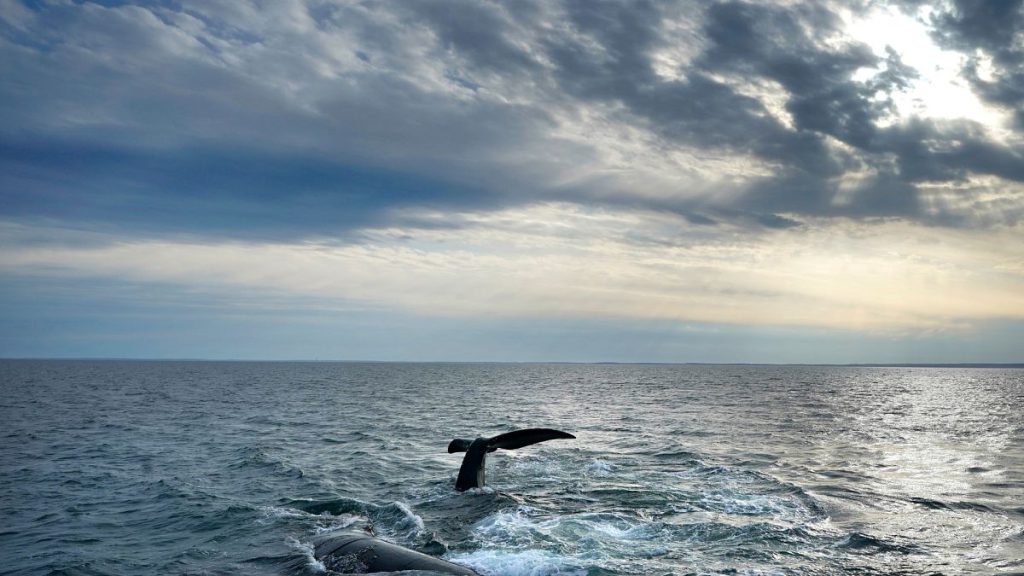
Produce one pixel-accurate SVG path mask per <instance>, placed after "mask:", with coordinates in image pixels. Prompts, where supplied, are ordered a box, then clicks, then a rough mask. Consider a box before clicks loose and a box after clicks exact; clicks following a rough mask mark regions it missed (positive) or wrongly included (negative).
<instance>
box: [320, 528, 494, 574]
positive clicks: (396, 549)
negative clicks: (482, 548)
mask: <svg viewBox="0 0 1024 576" xmlns="http://www.w3.org/2000/svg"><path fill="white" fill-rule="evenodd" d="M313 556H314V557H315V558H316V559H317V560H318V561H319V562H320V563H321V564H323V566H324V569H326V570H327V571H328V573H329V574H337V573H341V574H372V573H375V572H401V571H404V570H424V571H428V572H435V573H439V574H455V575H456V576H480V574H478V573H477V572H475V571H473V570H471V569H470V568H467V567H465V566H460V565H458V564H455V563H453V562H449V561H447V560H442V559H440V558H435V557H433V556H429V555H427V554H424V553H422V552H417V551H415V550H411V549H409V548H405V547H403V546H399V545H398V544H392V543H391V542H388V541H386V540H381V539H380V538H377V537H374V536H371V535H369V534H365V533H362V532H350V531H343V532H340V533H327V534H325V535H323V536H321V537H320V539H318V540H317V541H316V542H315V543H314V545H313Z"/></svg>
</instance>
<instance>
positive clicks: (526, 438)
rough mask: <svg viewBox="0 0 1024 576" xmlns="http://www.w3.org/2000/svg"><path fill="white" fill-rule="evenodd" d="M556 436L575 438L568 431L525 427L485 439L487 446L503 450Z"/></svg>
mask: <svg viewBox="0 0 1024 576" xmlns="http://www.w3.org/2000/svg"><path fill="white" fill-rule="evenodd" d="M558 438H576V437H575V436H573V435H572V434H569V433H568V432H562V431H561V430H552V429H551V428H527V429H525V430H516V431H515V432H508V433H505V434H499V435H497V436H495V437H494V438H491V439H490V440H488V441H487V444H488V446H489V447H493V448H501V449H503V450H515V449H517V448H522V447H523V446H529V445H530V444H536V443H538V442H544V441H545V440H556V439H558Z"/></svg>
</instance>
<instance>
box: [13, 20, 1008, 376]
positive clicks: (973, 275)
mask: <svg viewBox="0 0 1024 576" xmlns="http://www.w3.org/2000/svg"><path fill="white" fill-rule="evenodd" d="M0 78H2V81H0V356H7V357H22V356H30V357H38V356H44V357H45V356H70V357H142V358H240V359H249V358H253V359H374V360H511V361H520V360H523V361H528V360H566V361H594V360H598V361H600V360H606V361H677V362H691V361H705V362H716V361H728V362H812V363H816V362H1013V361H1017V362H1020V361H1024V8H1022V2H1021V1H1019V0H1017V1H1003V0H990V1H985V2H975V1H964V2H921V1H912V0H906V1H891V2H871V1H864V2H851V1H845V0H844V1H835V2H830V1H821V2H746V1H725V2H704V1H692V2H690V1H681V2H674V1H658V2H643V1H640V0H624V1H621V2H614V1H604V0H551V1H548V0H509V1H507V2H491V1H485V0H477V1H462V0H437V1H435V0H417V1H409V2H406V1H397V0H396V1H380V2H377V1H337V2H335V1H326V0H274V1H272V2H264V1H259V0H255V1H252V2H247V1H244V0H224V1H217V0H196V1H195V2H192V1H188V0H174V1H167V2H144V3H131V2H120V1H103V2H87V1H77V0H76V1H70V0H53V1H45V0H43V1H28V0H0Z"/></svg>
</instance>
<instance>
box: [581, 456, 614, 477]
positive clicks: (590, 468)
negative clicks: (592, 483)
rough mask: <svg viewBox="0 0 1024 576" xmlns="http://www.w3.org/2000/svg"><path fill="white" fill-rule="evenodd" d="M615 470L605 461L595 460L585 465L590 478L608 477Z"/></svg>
mask: <svg viewBox="0 0 1024 576" xmlns="http://www.w3.org/2000/svg"><path fill="white" fill-rule="evenodd" d="M613 470H615V466H614V465H612V463H611V462H609V461H607V460H601V459H600V458H598V459H595V460H594V461H593V462H591V463H590V464H588V465H587V468H586V472H587V474H590V475H591V476H608V475H610V474H611V473H612V471H613Z"/></svg>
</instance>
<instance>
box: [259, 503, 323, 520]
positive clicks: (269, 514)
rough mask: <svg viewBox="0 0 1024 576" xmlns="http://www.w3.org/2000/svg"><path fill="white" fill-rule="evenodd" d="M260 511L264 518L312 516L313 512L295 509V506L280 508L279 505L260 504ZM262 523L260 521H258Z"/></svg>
mask: <svg viewBox="0 0 1024 576" xmlns="http://www.w3.org/2000/svg"><path fill="white" fill-rule="evenodd" d="M259 510H260V512H262V513H263V518H265V519H277V518H312V517H314V516H315V514H310V513H309V512H303V511H302V510H296V509H295V508H282V507H280V506H260V508H259ZM260 522H261V523H262V521H260Z"/></svg>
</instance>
